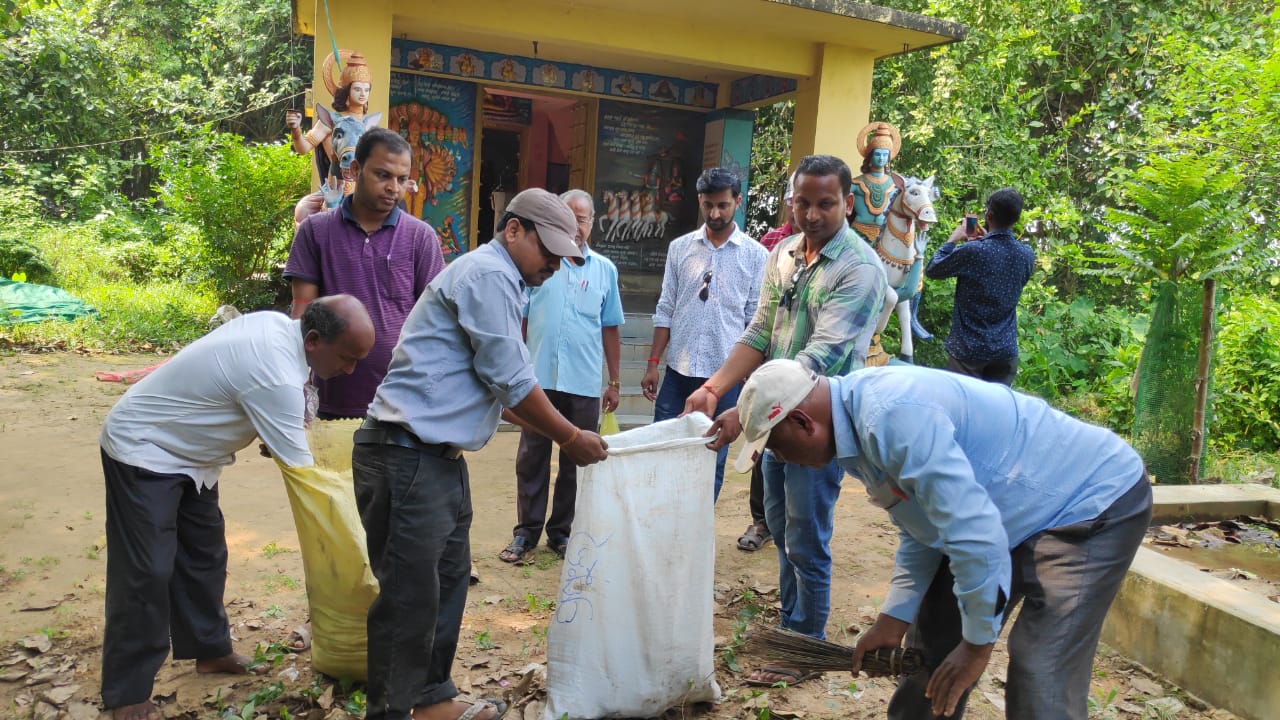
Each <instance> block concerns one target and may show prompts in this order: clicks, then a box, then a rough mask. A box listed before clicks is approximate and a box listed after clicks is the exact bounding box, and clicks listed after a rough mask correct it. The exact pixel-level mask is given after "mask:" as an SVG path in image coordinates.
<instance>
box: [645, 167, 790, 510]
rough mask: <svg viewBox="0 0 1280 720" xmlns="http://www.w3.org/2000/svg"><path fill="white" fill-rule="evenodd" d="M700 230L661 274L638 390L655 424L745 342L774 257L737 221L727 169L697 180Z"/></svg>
mask: <svg viewBox="0 0 1280 720" xmlns="http://www.w3.org/2000/svg"><path fill="white" fill-rule="evenodd" d="M697 190H698V206H699V208H700V209H701V210H702V217H703V219H704V220H705V222H704V224H703V226H702V227H700V228H698V229H697V230H694V231H693V232H691V233H689V234H687V235H682V236H680V237H678V238H676V239H675V240H672V241H671V245H670V246H668V247H667V264H666V269H665V270H664V272H663V276H662V294H661V296H660V297H659V298H658V307H657V310H656V311H655V312H654V314H653V342H652V344H651V345H650V347H649V363H648V368H647V370H646V371H645V374H644V379H643V380H642V381H641V383H640V386H641V389H642V390H643V391H644V396H645V397H647V398H649V400H650V401H651V402H653V403H654V412H653V420H654V422H658V421H659V420H667V419H670V418H673V417H676V416H678V415H680V413H682V412H684V402H685V399H686V398H688V397H689V395H690V394H691V393H693V391H694V390H697V389H698V388H700V387H702V385H703V384H704V383H705V382H706V381H707V378H709V377H711V375H712V374H713V373H715V371H716V370H717V369H719V367H720V365H721V364H722V363H723V362H724V360H725V358H727V357H728V356H729V350H730V349H732V348H733V345H734V343H736V342H737V341H738V339H739V338H741V337H742V332H743V331H744V330H746V328H747V325H748V324H749V323H750V322H751V318H752V317H753V316H754V315H755V312H756V305H757V304H758V303H759V300H760V281H761V279H762V278H763V277H764V266H765V260H766V259H768V257H769V253H768V251H766V250H765V249H764V246H763V245H761V244H760V243H758V242H756V241H755V240H752V239H751V237H749V236H748V235H747V234H746V233H744V232H742V231H741V230H740V229H738V224H737V223H736V222H734V220H733V216H734V213H736V212H737V210H738V206H739V205H741V204H742V196H741V195H742V189H741V182H740V180H739V179H738V177H737V175H735V174H734V173H733V172H731V171H729V170H726V169H725V168H720V167H713V168H709V169H707V170H706V171H704V172H703V173H702V175H701V176H700V177H699V178H698V183H697ZM664 352H665V353H666V356H667V369H666V376H665V378H664V379H663V381H662V387H661V388H659V387H658V367H659V363H661V362H662V355H663V353H664ZM740 387H741V386H735V387H734V388H732V389H730V390H727V391H725V392H724V394H723V395H722V396H721V397H720V398H719V404H718V405H717V406H716V415H719V414H720V413H722V412H724V411H725V410H728V409H729V408H732V407H734V406H735V405H736V404H737V401H738V390H739V389H740ZM727 456H728V450H727V449H721V450H720V452H719V453H718V455H717V458H716V479H715V483H716V487H715V495H716V497H717V498H718V497H719V496H720V485H721V484H722V483H723V482H724V464H725V458H726V457H727Z"/></svg>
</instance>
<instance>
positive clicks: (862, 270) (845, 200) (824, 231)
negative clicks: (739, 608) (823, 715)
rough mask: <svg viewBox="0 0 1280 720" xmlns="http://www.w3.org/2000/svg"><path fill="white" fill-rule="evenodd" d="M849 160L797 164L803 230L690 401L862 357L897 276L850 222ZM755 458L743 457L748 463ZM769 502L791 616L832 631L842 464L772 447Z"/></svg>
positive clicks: (852, 366)
mask: <svg viewBox="0 0 1280 720" xmlns="http://www.w3.org/2000/svg"><path fill="white" fill-rule="evenodd" d="M852 182H853V178H852V172H851V171H850V170H849V166H848V165H847V164H846V163H845V162H844V161H843V160H841V159H840V158H837V157H833V156H831V155H810V156H808V157H806V158H804V159H802V160H801V161H800V164H799V166H798V167H797V168H796V174H795V186H794V189H793V191H792V195H791V212H792V216H793V218H794V222H795V223H796V225H797V226H798V227H799V228H800V232H801V234H800V235H796V236H794V237H791V238H788V239H786V240H783V241H782V242H781V243H779V244H778V245H777V247H775V248H774V249H773V251H772V252H771V253H770V254H769V260H768V263H767V264H766V265H765V277H764V284H763V286H762V287H761V289H760V306H759V308H758V310H757V311H756V315H755V317H754V318H752V320H751V325H750V326H749V327H748V328H747V331H746V332H745V333H743V335H742V338H741V339H739V340H738V342H737V344H735V345H734V346H733V350H732V351H731V352H730V353H729V357H728V359H726V360H725V362H724V364H723V365H721V366H720V369H718V370H716V371H715V373H714V374H713V375H712V376H711V377H710V378H709V379H708V380H707V381H706V383H704V384H703V386H702V387H701V388H699V389H698V390H696V391H694V393H693V394H692V395H690V396H689V400H688V402H687V403H686V404H685V411H686V412H691V411H693V410H700V411H702V412H704V413H708V414H710V413H712V412H714V411H715V410H716V407H715V405H716V398H717V397H718V396H722V395H723V394H724V393H727V392H728V391H729V389H730V388H733V387H737V386H738V384H739V383H741V382H742V381H743V380H744V379H745V378H746V377H747V376H748V375H750V374H751V372H752V371H753V370H755V369H756V368H757V367H759V366H760V365H761V364H762V363H763V362H765V361H766V360H772V359H778V358H786V359H791V360H796V361H798V362H800V363H801V364H802V365H804V366H805V367H806V368H808V369H810V370H812V371H814V372H816V373H818V374H820V375H828V376H834V375H842V374H845V373H848V372H850V371H852V370H856V369H858V368H861V367H862V366H863V364H865V362H866V358H867V346H868V345H870V343H871V334H872V332H873V331H874V330H875V324H876V318H878V317H879V315H880V310H881V307H882V306H883V305H884V298H885V295H886V290H887V289H888V282H887V281H886V280H885V275H884V268H883V267H882V266H881V265H880V260H879V259H878V258H877V257H876V254H875V252H874V251H872V250H871V247H870V246H869V245H867V243H865V242H863V241H862V239H861V238H859V237H858V236H857V235H856V234H855V233H854V232H853V230H851V229H850V228H849V226H848V224H847V223H846V222H845V215H846V214H847V211H848V209H849V207H850V206H851V205H852V203H853V195H852V193H851V192H850V185H851V184H852ZM712 427H713V429H715V430H716V431H717V432H719V437H717V438H716V439H715V440H714V441H712V442H711V443H708V447H710V448H712V449H715V450H722V449H723V448H725V447H727V446H728V444H729V443H731V442H733V440H734V438H736V437H737V436H738V434H739V432H741V427H740V426H739V424H738V411H737V409H736V408H735V409H732V410H728V411H725V412H723V413H722V414H721V415H719V416H718V417H717V419H716V422H715V424H714V425H713V426H712ZM752 461H753V458H752V457H751V456H750V455H749V454H747V455H745V456H743V457H740V458H739V459H738V464H737V469H738V471H739V472H746V471H747V470H749V469H750V468H751V465H752ZM762 470H763V471H764V513H765V520H766V522H768V524H769V530H770V531H771V532H772V533H773V539H774V543H775V544H776V545H777V547H778V588H779V596H780V600H781V601H782V625H783V627H786V628H789V629H791V630H795V631H796V632H802V633H804V634H806V635H812V636H814V637H819V638H821V637H825V636H826V627H827V616H828V615H829V614H830V612H831V531H832V525H833V523H834V520H835V504H836V498H838V497H839V496H840V481H841V478H842V477H843V475H844V470H842V469H841V468H840V466H839V465H837V464H836V463H835V462H834V461H831V462H828V463H826V464H825V465H824V466H822V467H803V466H800V465H795V464H792V463H787V462H785V461H784V460H783V459H782V458H778V457H775V456H773V455H771V454H769V453H765V455H764V462H763V464H762ZM802 670H803V669H802V668H801V669H795V668H777V667H765V668H758V669H756V670H755V671H753V672H752V673H751V674H750V675H748V676H747V679H746V682H747V683H748V684H751V685H764V686H769V685H773V684H774V683H778V682H786V683H790V684H795V683H797V682H801V681H803V680H805V679H806V677H808V676H807V675H806V674H805V673H804V672H802Z"/></svg>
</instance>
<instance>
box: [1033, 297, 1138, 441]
mask: <svg viewBox="0 0 1280 720" xmlns="http://www.w3.org/2000/svg"><path fill="white" fill-rule="evenodd" d="M1145 332H1146V321H1145V318H1143V317H1142V316H1140V315H1134V314H1132V313H1130V312H1127V311H1126V310H1124V309H1123V308H1119V307H1114V306H1108V307H1102V308H1099V307H1097V306H1096V305H1095V304H1094V303H1093V301H1092V300H1090V299H1089V298H1087V297H1077V298H1075V299H1074V300H1072V301H1070V302H1066V301H1064V300H1061V299H1059V297H1058V293H1057V291H1056V290H1055V289H1054V288H1053V287H1052V286H1048V285H1044V284H1043V283H1041V282H1038V281H1035V280H1033V281H1032V282H1031V283H1028V285H1027V287H1026V289H1025V290H1024V291H1023V293H1022V302H1021V304H1020V307H1019V309H1018V345H1019V349H1018V353H1019V361H1018V380H1017V386H1018V389H1019V390H1022V391H1024V392H1029V393H1032V394H1034V395H1039V396H1040V397H1043V398H1045V399H1047V400H1050V401H1054V402H1058V403H1061V402H1062V401H1063V400H1065V399H1066V398H1068V397H1071V396H1075V395H1079V394H1085V395H1089V396H1091V397H1092V398H1093V399H1092V403H1093V405H1094V406H1095V408H1094V412H1091V413H1089V414H1090V415H1091V416H1092V419H1093V420H1095V421H1097V422H1103V423H1104V424H1110V425H1112V426H1113V427H1118V428H1121V427H1127V425H1128V419H1129V418H1131V417H1132V405H1131V401H1130V397H1129V381H1130V379H1131V378H1132V376H1133V372H1134V369H1135V368H1136V366H1137V363H1138V355H1139V353H1140V351H1141V347H1142V345H1141V343H1142V338H1143V336H1144V334H1145ZM1082 407H1084V406H1083V405H1082Z"/></svg>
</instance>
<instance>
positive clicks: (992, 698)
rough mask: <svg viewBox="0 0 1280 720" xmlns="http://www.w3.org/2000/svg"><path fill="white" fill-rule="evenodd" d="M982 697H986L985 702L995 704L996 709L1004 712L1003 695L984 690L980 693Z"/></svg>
mask: <svg viewBox="0 0 1280 720" xmlns="http://www.w3.org/2000/svg"><path fill="white" fill-rule="evenodd" d="M982 697H984V698H986V699H987V702H989V703H991V704H992V705H995V706H996V709H997V710H999V711H1000V712H1004V698H1003V697H1001V696H999V695H997V694H996V693H993V692H984V693H982Z"/></svg>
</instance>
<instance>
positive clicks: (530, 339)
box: [498, 190, 623, 563]
mask: <svg viewBox="0 0 1280 720" xmlns="http://www.w3.org/2000/svg"><path fill="white" fill-rule="evenodd" d="M560 199H561V200H564V202H565V204H566V205H568V206H569V209H570V210H572V211H573V216H574V220H576V221H577V223H578V225H577V229H578V232H577V236H576V237H575V238H574V240H575V242H577V244H578V247H579V248H580V249H581V250H582V257H581V258H569V259H567V260H565V262H564V264H563V265H562V266H561V267H560V269H559V270H557V271H556V274H554V275H552V276H551V278H550V279H549V280H547V281H546V282H545V283H543V284H542V286H541V287H530V288H527V289H526V290H525V292H526V294H528V296H529V302H528V304H527V305H525V307H524V337H525V343H526V344H527V345H528V346H529V354H530V355H531V356H532V357H533V372H534V375H535V376H536V377H537V378H538V385H540V386H541V387H542V389H543V390H544V391H545V392H546V393H547V399H548V400H550V401H551V404H552V405H553V406H555V408H556V409H557V410H559V411H560V414H561V415H564V416H565V418H567V419H568V420H569V422H571V423H573V424H574V425H576V426H577V427H579V428H581V429H583V430H590V431H592V432H595V430H596V429H597V428H599V427H600V410H601V404H602V403H601V399H600V394H601V393H600V367H601V359H602V356H603V360H604V364H606V365H607V366H608V369H609V370H608V372H609V383H608V385H607V386H606V388H605V390H604V401H603V409H604V411H605V412H613V411H614V410H616V409H617V407H618V391H619V388H620V387H621V385H622V383H621V382H620V381H619V376H618V373H619V359H620V358H621V356H622V339H621V337H622V333H621V332H620V331H619V330H618V327H619V326H620V325H622V322H623V317H622V297H621V295H620V294H619V293H618V268H616V267H615V266H614V264H613V263H612V262H610V261H609V258H607V257H605V256H603V255H600V254H599V253H595V252H592V251H591V247H590V245H589V243H588V239H589V238H590V237H591V226H592V224H593V222H594V220H595V205H594V203H593V202H592V201H591V195H589V194H588V193H587V192H586V191H584V190H570V191H569V192H566V193H564V194H563V195H561V196H560ZM551 449H552V448H551V439H550V438H548V437H547V436H545V435H543V434H542V433H539V432H536V431H533V430H524V431H523V432H522V433H521V434H520V449H519V450H518V451H517V452H516V526H515V529H514V530H513V531H512V538H511V544H510V545H508V546H507V547H506V549H504V550H503V551H502V552H501V553H499V554H498V558H499V559H500V560H502V561H504V562H510V563H514V562H519V561H521V560H523V559H524V556H525V554H527V553H528V552H529V551H530V550H532V549H533V548H535V547H536V546H537V545H538V539H539V538H540V537H541V536H542V530H543V524H544V522H545V524H546V530H547V547H549V548H551V550H552V551H553V552H554V553H555V554H557V555H559V556H561V557H564V550H565V547H567V546H568V544H569V529H570V527H571V526H572V525H573V508H574V503H575V501H576V500H577V495H578V468H577V466H576V465H574V464H573V462H571V461H570V460H569V459H568V458H567V457H566V456H565V455H564V453H563V452H561V455H560V466H559V470H558V471H557V472H556V489H555V494H554V495H552V498H551V518H550V519H547V495H549V494H550V492H551Z"/></svg>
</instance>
